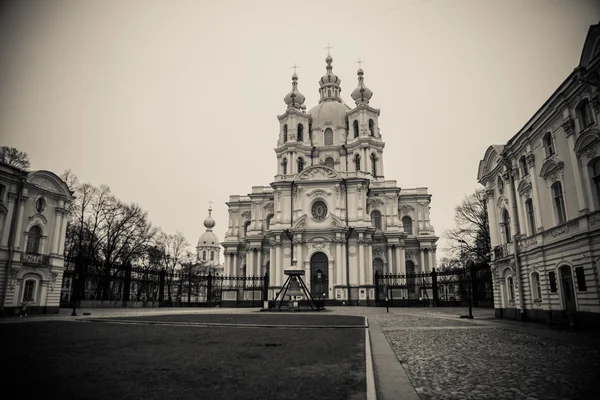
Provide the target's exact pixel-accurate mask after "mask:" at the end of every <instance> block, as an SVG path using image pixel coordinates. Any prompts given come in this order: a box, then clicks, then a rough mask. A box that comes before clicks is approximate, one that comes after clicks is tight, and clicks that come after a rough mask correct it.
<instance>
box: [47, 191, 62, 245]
mask: <svg viewBox="0 0 600 400" xmlns="http://www.w3.org/2000/svg"><path fill="white" fill-rule="evenodd" d="M61 203H62V201H60V203H59V204H60V205H62V204H61ZM62 219H63V212H62V208H61V207H60V206H58V207H56V208H55V214H54V229H53V233H52V244H51V246H52V247H51V248H50V254H58V246H59V244H60V231H61V229H60V228H61V227H62V226H61V223H62Z"/></svg>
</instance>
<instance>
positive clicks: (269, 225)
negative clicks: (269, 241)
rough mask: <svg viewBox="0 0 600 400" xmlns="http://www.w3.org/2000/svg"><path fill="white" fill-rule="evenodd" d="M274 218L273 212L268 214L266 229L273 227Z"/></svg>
mask: <svg viewBox="0 0 600 400" xmlns="http://www.w3.org/2000/svg"><path fill="white" fill-rule="evenodd" d="M272 219H273V214H269V215H267V219H266V221H265V226H266V229H267V230H269V229H270V228H271V220H272Z"/></svg>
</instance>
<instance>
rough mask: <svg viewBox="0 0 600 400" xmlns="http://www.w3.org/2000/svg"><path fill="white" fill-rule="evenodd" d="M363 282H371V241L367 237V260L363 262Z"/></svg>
mask: <svg viewBox="0 0 600 400" xmlns="http://www.w3.org/2000/svg"><path fill="white" fill-rule="evenodd" d="M365 277H366V281H365V283H366V284H367V285H372V284H373V241H372V239H368V242H367V260H366V262H365Z"/></svg>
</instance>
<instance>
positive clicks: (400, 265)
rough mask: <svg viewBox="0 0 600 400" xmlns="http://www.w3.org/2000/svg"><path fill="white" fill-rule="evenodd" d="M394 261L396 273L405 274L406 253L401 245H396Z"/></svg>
mask: <svg viewBox="0 0 600 400" xmlns="http://www.w3.org/2000/svg"><path fill="white" fill-rule="evenodd" d="M396 261H397V262H396V268H397V273H399V274H401V275H406V254H405V252H404V247H402V246H396Z"/></svg>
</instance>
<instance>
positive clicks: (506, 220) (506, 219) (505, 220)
mask: <svg viewBox="0 0 600 400" xmlns="http://www.w3.org/2000/svg"><path fill="white" fill-rule="evenodd" d="M501 224H502V228H503V229H504V240H505V242H506V243H511V242H512V236H511V234H510V214H509V213H508V210H507V209H506V208H503V209H502V222H501Z"/></svg>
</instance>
